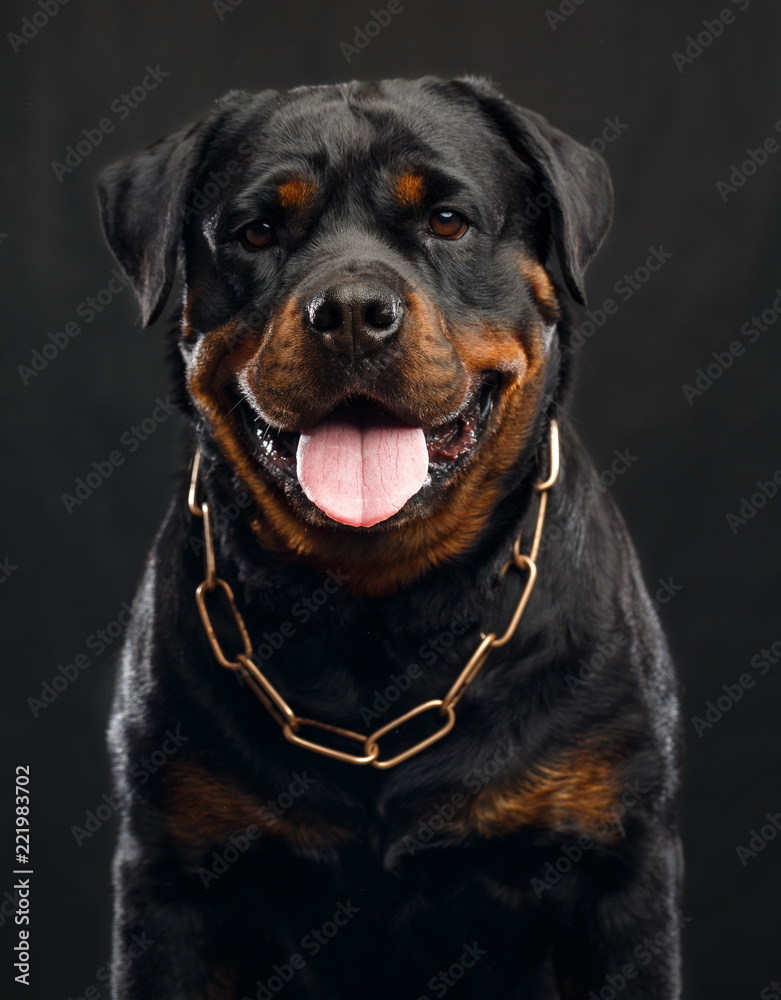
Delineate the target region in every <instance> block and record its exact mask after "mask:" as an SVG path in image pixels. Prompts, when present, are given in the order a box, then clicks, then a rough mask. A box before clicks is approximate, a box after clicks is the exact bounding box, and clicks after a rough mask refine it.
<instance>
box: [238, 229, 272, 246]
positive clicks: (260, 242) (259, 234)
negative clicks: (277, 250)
mask: <svg viewBox="0 0 781 1000" xmlns="http://www.w3.org/2000/svg"><path fill="white" fill-rule="evenodd" d="M275 239H276V233H275V232H274V227H273V226H271V225H269V223H268V222H253V223H252V224H251V225H249V226H246V227H245V229H244V230H243V231H242V234H241V242H242V243H243V244H244V248H245V249H246V250H262V249H263V247H268V246H271V244H272V243H273V242H274V240H275Z"/></svg>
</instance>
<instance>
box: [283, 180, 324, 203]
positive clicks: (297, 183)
mask: <svg viewBox="0 0 781 1000" xmlns="http://www.w3.org/2000/svg"><path fill="white" fill-rule="evenodd" d="M316 197H317V186H316V185H315V184H314V182H313V181H310V180H308V179H307V178H305V177H294V178H291V179H290V180H287V181H283V183H282V184H280V185H279V187H278V188H277V201H278V202H279V204H280V205H281V206H282V208H289V209H291V210H299V211H300V210H303V209H305V208H309V207H311V205H313V204H314V201H315V198H316Z"/></svg>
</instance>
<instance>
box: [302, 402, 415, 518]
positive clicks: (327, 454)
mask: <svg viewBox="0 0 781 1000" xmlns="http://www.w3.org/2000/svg"><path fill="white" fill-rule="evenodd" d="M296 460H297V466H296V471H297V474H298V481H299V482H300V483H301V487H302V489H303V491H304V493H306V495H307V496H308V497H309V499H310V500H311V501H312V503H314V504H317V506H318V507H319V508H320V510H322V511H323V512H324V513H326V514H327V515H328V516H329V517H330V518H332V519H333V520H334V521H339V522H341V523H342V524H353V525H358V526H361V527H364V528H368V527H369V526H370V525H372V524H377V522H378V521H384V520H386V518H389V517H391V516H392V515H393V514H395V513H396V512H397V511H399V510H401V508H402V507H403V506H404V504H405V503H406V502H407V501H408V500H409V498H410V497H411V496H414V495H415V494H416V493H417V492H418V490H419V489H420V488H421V486H422V485H423V483H424V482H425V479H426V475H427V474H428V446H427V445H426V437H425V435H424V433H423V431H422V430H421V429H420V427H407V426H406V425H404V424H398V425H395V426H386V427H381V426H374V427H371V426H369V427H359V426H358V425H357V424H355V423H351V422H350V421H347V420H343V419H339V418H338V417H335V418H333V419H330V420H324V421H322V422H321V423H319V424H318V425H317V426H316V427H315V428H313V429H312V430H311V431H309V433H307V434H302V435H301V438H300V440H299V442H298V451H297V453H296Z"/></svg>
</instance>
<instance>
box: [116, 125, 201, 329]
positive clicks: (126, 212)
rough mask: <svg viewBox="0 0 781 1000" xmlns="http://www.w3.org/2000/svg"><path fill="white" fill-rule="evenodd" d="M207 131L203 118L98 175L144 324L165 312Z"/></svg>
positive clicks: (118, 253) (119, 252)
mask: <svg viewBox="0 0 781 1000" xmlns="http://www.w3.org/2000/svg"><path fill="white" fill-rule="evenodd" d="M202 134H203V124H202V123H200V122H199V123H198V124H197V125H193V126H190V127H189V128H184V129H180V130H179V131H178V132H172V133H171V134H170V135H167V136H165V137H164V138H162V139H159V140H158V141H157V142H155V143H154V144H153V145H151V146H149V147H148V148H147V149H144V150H142V151H141V152H140V153H134V154H133V155H132V156H128V157H127V158H126V159H124V160H120V161H119V163H113V164H112V165H111V166H110V167H106V169H105V170H104V171H103V172H102V173H101V175H100V178H99V180H98V200H99V203H100V218H101V222H102V223H103V231H104V233H105V234H106V239H107V240H108V244H109V246H110V247H111V250H112V251H113V253H114V256H115V257H116V258H117V260H118V261H119V263H120V265H121V267H122V270H123V271H124V272H125V274H127V276H128V278H129V279H130V282H131V284H132V286H133V290H134V291H135V293H136V296H137V298H138V301H139V303H140V305H141V318H142V320H143V323H144V326H149V324H150V323H153V322H154V321H155V320H156V319H157V317H158V316H159V315H160V312H161V310H162V308H163V306H164V305H165V302H166V299H167V298H168V293H169V292H170V290H171V285H172V284H173V280H174V274H175V272H176V250H177V246H178V243H179V237H180V236H181V232H182V223H183V218H184V205H185V202H186V200H187V197H188V194H189V190H190V185H191V183H192V179H193V174H194V172H195V169H196V167H197V164H198V161H199V159H200V157H199V152H200V149H201V143H200V140H201V136H202Z"/></svg>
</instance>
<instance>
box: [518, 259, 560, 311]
mask: <svg viewBox="0 0 781 1000" xmlns="http://www.w3.org/2000/svg"><path fill="white" fill-rule="evenodd" d="M521 273H522V274H523V276H524V278H525V279H526V281H527V282H528V283H529V287H530V288H531V292H532V295H533V296H534V301H535V302H536V303H537V305H538V306H539V309H540V312H541V313H542V315H543V316H544V318H545V319H546V320H547V321H548V322H549V323H558V321H559V320H560V319H561V310H560V309H559V300H558V297H557V295H556V289H555V288H554V287H553V282H552V281H551V280H550V277H549V276H548V272H547V271H546V270H545V268H544V267H543V266H542V264H540V263H538V262H537V261H536V260H530V259H529V258H527V257H524V258H523V259H522V260H521Z"/></svg>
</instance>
